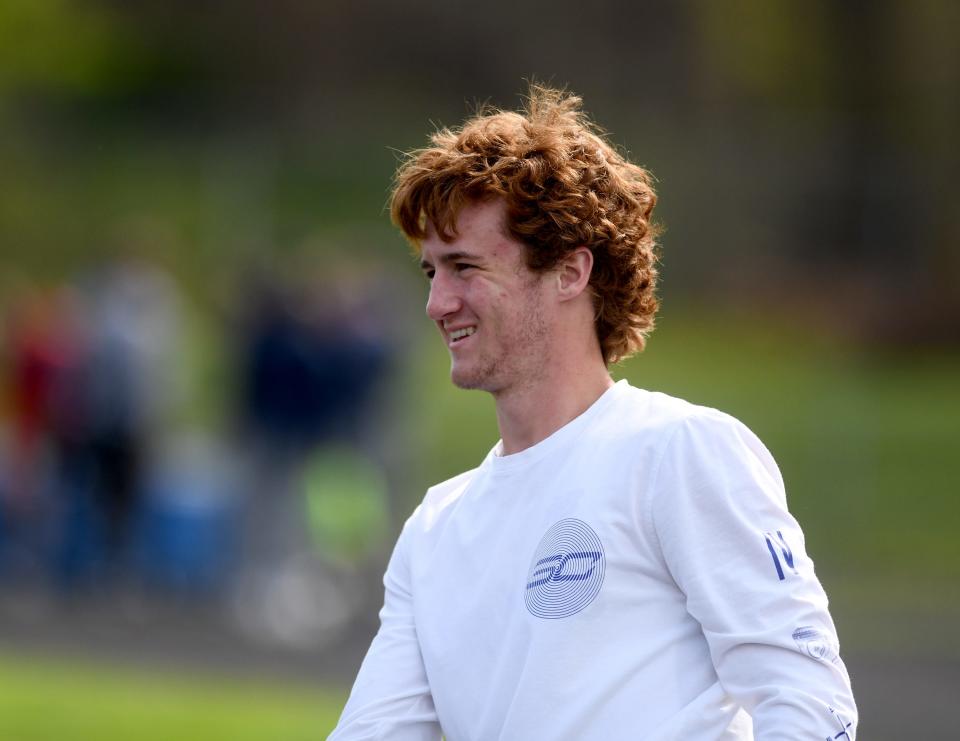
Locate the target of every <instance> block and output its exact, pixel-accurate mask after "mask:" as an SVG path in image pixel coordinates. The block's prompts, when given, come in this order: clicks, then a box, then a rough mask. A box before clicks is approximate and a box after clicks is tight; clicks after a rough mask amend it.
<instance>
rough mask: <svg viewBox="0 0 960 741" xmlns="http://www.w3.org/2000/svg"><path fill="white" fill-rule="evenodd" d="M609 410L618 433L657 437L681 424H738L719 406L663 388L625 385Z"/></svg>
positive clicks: (722, 425)
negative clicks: (716, 407) (684, 397)
mask: <svg viewBox="0 0 960 741" xmlns="http://www.w3.org/2000/svg"><path fill="white" fill-rule="evenodd" d="M617 401H618V403H617V405H616V406H614V408H613V409H612V412H613V415H614V416H615V418H616V422H617V426H618V427H619V428H620V431H621V433H630V432H632V431H635V432H638V433H640V432H642V433H646V434H651V433H652V434H654V435H655V436H657V437H658V438H659V439H661V440H662V439H664V438H665V437H668V436H669V435H670V433H672V432H674V431H675V430H677V429H679V428H681V427H684V426H689V425H693V426H698V425H705V426H714V425H716V426H718V427H724V426H731V425H732V426H736V425H740V424H741V423H740V422H739V421H738V420H737V419H736V418H735V417H732V416H731V415H729V414H727V413H726V412H721V411H720V410H719V409H714V408H712V407H708V406H703V405H701V404H695V403H693V402H690V401H687V400H686V399H681V398H679V397H677V396H671V395H670V394H667V393H664V392H662V391H647V390H645V389H640V388H635V387H633V386H629V385H625V388H624V390H623V392H622V393H621V394H619V395H618V398H617Z"/></svg>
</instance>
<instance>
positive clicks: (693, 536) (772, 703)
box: [648, 412, 857, 741]
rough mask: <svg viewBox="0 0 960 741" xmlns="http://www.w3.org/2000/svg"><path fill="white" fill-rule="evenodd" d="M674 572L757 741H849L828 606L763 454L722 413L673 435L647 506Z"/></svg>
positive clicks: (852, 714) (846, 699)
mask: <svg viewBox="0 0 960 741" xmlns="http://www.w3.org/2000/svg"><path fill="white" fill-rule="evenodd" d="M648 502H650V507H651V510H652V511H651V513H650V515H651V520H652V522H653V526H654V531H655V534H656V537H657V539H658V540H659V543H660V548H661V552H662V554H663V557H664V560H665V562H666V565H667V568H668V569H669V570H670V573H671V575H672V576H673V578H674V580H675V581H676V583H677V585H678V586H679V587H680V589H681V590H682V591H683V592H684V594H685V595H686V599H687V611H688V612H689V613H690V615H692V616H693V618H694V619H696V620H697V621H698V622H699V623H700V625H701V627H702V629H703V634H704V636H705V638H706V640H707V643H708V645H709V649H710V654H711V657H712V660H713V664H714V667H715V669H716V672H717V676H718V678H719V681H720V684H721V686H722V687H723V688H724V690H725V691H726V692H727V694H728V695H730V696H731V697H732V698H733V699H734V700H736V701H737V702H738V703H739V704H740V705H742V707H743V708H744V709H745V710H746V711H747V712H748V713H749V714H750V715H751V717H752V718H753V724H754V736H755V738H756V739H757V741H779V740H781V739H782V740H784V741H786V740H787V739H790V740H791V741H799V740H801V739H810V740H811V741H824V740H825V739H846V740H847V741H853V739H854V736H855V732H856V726H857V710H856V705H855V702H854V699H853V694H852V691H851V688H850V678H849V676H848V674H847V670H846V667H845V666H844V664H843V661H842V660H841V659H840V656H839V653H838V651H839V644H838V642H837V639H836V630H835V628H834V625H833V620H832V619H831V617H830V613H829V611H828V609H827V597H826V594H825V593H824V591H823V588H822V587H821V585H820V582H819V581H818V580H817V577H816V575H815V573H814V568H813V561H812V560H811V559H810V558H809V557H808V556H807V554H806V551H805V548H804V538H803V532H802V531H801V530H800V526H799V525H798V524H797V521H796V520H795V519H794V518H793V517H792V516H791V515H790V513H789V512H788V511H787V502H786V495H785V493H784V487H783V480H782V478H781V476H780V472H779V470H778V469H777V466H776V463H774V461H773V458H772V457H771V456H770V453H769V452H768V451H767V450H766V448H765V447H764V446H763V444H762V443H761V442H760V441H759V440H758V439H757V438H756V436H754V435H753V434H752V433H751V432H750V431H749V430H748V429H747V428H746V427H744V426H743V425H742V424H740V423H739V422H737V421H736V420H734V419H733V418H731V417H728V416H726V415H723V414H721V413H719V412H705V413H702V414H700V415H695V416H692V417H690V418H689V419H686V420H684V421H683V422H682V423H681V424H680V426H679V427H678V428H677V429H676V430H674V432H673V434H672V437H671V438H670V440H669V442H668V443H667V445H666V447H665V449H664V453H663V455H662V458H661V460H660V463H659V470H658V472H656V473H655V477H654V484H653V489H652V491H651V492H650V497H649V498H648Z"/></svg>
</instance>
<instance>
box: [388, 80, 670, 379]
mask: <svg viewBox="0 0 960 741" xmlns="http://www.w3.org/2000/svg"><path fill="white" fill-rule="evenodd" d="M431 142H432V146H429V147H426V148H424V149H418V150H415V151H413V152H411V153H409V154H408V155H407V158H406V160H405V161H404V162H403V163H402V164H401V165H400V167H399V169H398V170H397V175H396V181H395V184H394V189H393V195H392V197H391V201H390V212H391V216H392V218H393V222H394V223H395V224H396V225H397V226H398V227H399V228H400V229H401V230H402V231H403V233H404V234H405V235H406V236H407V238H408V239H409V240H410V241H411V242H412V243H413V245H414V247H416V248H419V243H420V241H421V240H423V239H424V238H426V236H427V224H428V223H430V224H432V225H433V226H434V228H435V229H436V231H437V233H438V234H439V235H440V237H441V239H443V240H444V241H451V240H453V239H454V237H455V236H456V230H455V225H456V220H457V215H458V213H459V212H460V209H461V208H462V207H463V206H464V205H465V204H466V203H469V202H474V201H484V200H489V199H491V198H499V199H502V200H503V201H504V202H505V203H506V229H507V231H508V232H509V234H510V235H511V236H513V237H514V238H515V239H517V240H518V241H520V242H523V243H524V244H525V245H527V247H528V249H527V265H528V266H529V267H530V269H531V270H534V271H536V272H543V271H547V270H550V269H552V268H553V267H555V266H556V265H557V263H558V262H559V261H560V260H561V259H562V258H563V257H564V255H566V254H568V253H569V252H571V251H572V250H574V249H576V248H578V247H581V246H585V247H587V248H588V249H589V250H590V251H591V252H592V253H593V260H594V263H593V271H592V273H591V276H590V289H591V291H592V293H593V298H594V306H595V309H596V319H595V326H596V330H597V338H598V339H599V341H600V348H601V350H602V352H603V359H604V362H605V363H608V364H609V363H615V362H617V361H619V360H622V359H624V358H626V357H629V356H630V355H632V354H633V353H635V352H637V351H639V350H642V349H643V346H644V344H645V340H646V335H647V334H649V332H650V331H651V330H652V329H653V324H654V316H655V315H656V312H657V308H658V305H659V304H658V301H657V298H656V293H655V289H656V279H657V269H656V261H657V254H656V250H657V244H656V236H657V231H658V230H657V227H656V225H655V224H654V223H653V222H652V221H651V216H652V213H653V208H654V206H655V205H656V202H657V196H656V193H655V192H654V189H653V185H652V179H653V178H652V176H651V175H650V173H649V172H647V171H646V170H645V169H643V168H642V167H639V166H637V165H634V164H632V163H631V162H628V161H627V160H626V159H625V158H624V157H623V156H621V155H620V154H619V153H618V152H617V151H616V150H615V149H614V148H613V147H612V146H611V145H610V144H608V143H607V141H606V140H605V139H604V136H603V134H602V132H601V131H600V130H599V129H598V128H597V127H596V126H595V125H594V124H593V123H592V122H591V121H590V120H589V119H588V118H587V116H586V114H584V113H583V111H582V110H581V100H580V98H578V97H576V96H574V95H571V94H569V93H566V92H564V91H560V90H553V89H550V88H546V87H542V86H539V85H534V86H532V87H531V90H530V95H529V97H528V100H527V104H526V106H525V108H524V110H523V111H522V112H521V113H515V112H511V111H501V110H484V111H480V112H479V113H478V114H477V115H476V116H474V117H473V118H471V119H470V120H468V121H467V122H466V123H464V124H463V126H462V127H460V128H459V129H455V130H450V129H446V128H445V129H441V130H439V131H437V132H436V133H435V134H433V135H432V137H431Z"/></svg>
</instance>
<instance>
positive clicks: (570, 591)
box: [524, 518, 605, 619]
mask: <svg viewBox="0 0 960 741" xmlns="http://www.w3.org/2000/svg"><path fill="white" fill-rule="evenodd" d="M604 566H605V559H604V556H603V545H601V543H600V538H598V537H597V534H596V533H595V532H593V530H592V529H591V527H590V526H589V525H588V524H587V523H585V522H582V521H581V520H577V519H574V518H569V519H566V520H560V522H558V523H557V524H555V525H554V526H553V527H551V528H550V529H549V530H547V532H546V534H545V535H544V536H543V539H542V540H541V541H540V545H538V546H537V550H536V552H535V553H534V554H533V558H532V559H531V561H530V569H529V570H528V571H527V582H526V594H525V595H524V602H526V604H527V609H528V610H530V612H531V613H532V614H533V615H535V616H536V617H539V618H547V619H555V618H565V617H570V616H571V615H574V614H576V613H578V612H580V610H582V609H583V608H584V607H586V606H587V605H589V604H590V603H591V602H593V599H594V597H596V596H597V594H598V593H599V592H600V587H601V586H602V585H603V572H604Z"/></svg>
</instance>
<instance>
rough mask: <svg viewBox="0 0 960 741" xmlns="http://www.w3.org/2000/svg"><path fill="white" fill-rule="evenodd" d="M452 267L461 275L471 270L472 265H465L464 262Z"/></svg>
mask: <svg viewBox="0 0 960 741" xmlns="http://www.w3.org/2000/svg"><path fill="white" fill-rule="evenodd" d="M454 267H455V268H456V269H457V272H458V273H462V272H463V271H464V270H469V269H470V268H472V267H473V265H469V264H468V263H465V262H458V263H456V264H455V265H454Z"/></svg>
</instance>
